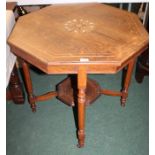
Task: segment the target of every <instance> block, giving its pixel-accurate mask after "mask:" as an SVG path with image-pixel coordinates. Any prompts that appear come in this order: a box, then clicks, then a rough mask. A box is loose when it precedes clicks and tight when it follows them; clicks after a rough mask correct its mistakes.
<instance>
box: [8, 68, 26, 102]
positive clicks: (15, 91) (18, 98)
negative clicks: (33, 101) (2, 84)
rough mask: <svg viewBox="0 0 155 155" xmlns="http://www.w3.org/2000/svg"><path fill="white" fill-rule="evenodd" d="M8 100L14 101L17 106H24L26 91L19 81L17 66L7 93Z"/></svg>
mask: <svg viewBox="0 0 155 155" xmlns="http://www.w3.org/2000/svg"><path fill="white" fill-rule="evenodd" d="M6 99H7V100H13V101H14V103H16V104H23V103H24V101H25V96H24V91H23V88H22V85H21V82H20V79H19V75H18V71H17V67H16V65H15V66H14V69H13V71H12V73H11V77H10V83H9V86H8V90H7V92H6Z"/></svg>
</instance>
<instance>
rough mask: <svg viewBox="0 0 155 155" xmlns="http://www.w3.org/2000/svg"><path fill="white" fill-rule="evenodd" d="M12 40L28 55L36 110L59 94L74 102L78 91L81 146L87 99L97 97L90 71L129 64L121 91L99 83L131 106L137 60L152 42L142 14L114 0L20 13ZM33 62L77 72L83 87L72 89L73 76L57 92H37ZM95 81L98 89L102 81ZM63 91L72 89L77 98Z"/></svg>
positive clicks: (25, 60)
mask: <svg viewBox="0 0 155 155" xmlns="http://www.w3.org/2000/svg"><path fill="white" fill-rule="evenodd" d="M8 43H9V44H10V46H11V50H12V52H13V53H15V54H16V55H17V56H19V57H21V58H22V59H23V62H22V66H23V71H24V77H25V83H26V87H27V92H28V98H29V102H30V105H31V108H32V111H36V105H35V102H36V101H42V100H46V99H49V98H52V97H55V96H57V97H58V98H59V99H61V100H63V101H67V104H68V105H74V104H73V103H72V101H73V100H74V99H76V98H74V97H73V96H74V94H76V95H75V96H76V97H77V105H76V106H75V107H77V113H78V147H83V146H84V141H85V110H86V104H87V101H88V99H89V97H90V96H91V97H92V95H90V96H89V95H88V93H87V89H89V87H90V85H91V84H92V83H93V82H91V80H89V79H88V78H87V74H89V73H96V74H98V73H99V74H112V73H116V72H118V71H119V70H121V69H123V68H124V67H127V72H126V76H125V80H124V85H123V89H122V90H121V91H113V90H107V89H99V91H100V93H99V95H100V94H105V95H111V96H120V97H121V105H122V106H125V102H126V99H127V96H128V89H129V85H130V81H131V75H132V71H133V67H134V62H135V59H136V58H137V56H138V55H140V54H141V53H142V52H143V51H144V50H145V49H146V48H147V46H148V33H147V31H146V30H145V28H144V27H143V25H142V24H141V22H140V21H139V19H138V17H137V15H135V14H133V13H130V12H127V11H123V10H120V9H117V8H114V7H111V6H108V5H103V4H98V3H93V4H68V5H52V6H49V7H45V8H43V9H41V10H39V11H35V12H33V13H30V14H28V15H25V16H22V17H20V18H19V20H18V22H17V24H16V26H15V28H14V30H13V31H12V34H11V35H10V37H9V39H8ZM28 63H30V64H32V65H34V66H36V67H37V68H39V69H41V70H42V71H44V72H46V73H47V74H77V81H76V82H75V83H74V84H75V85H77V87H76V88H73V89H72V87H71V85H72V84H71V83H72V82H71V80H70V79H67V80H66V81H65V80H64V81H63V82H61V83H60V84H59V85H58V90H57V92H55V91H52V92H48V93H46V94H44V95H40V96H35V95H34V94H33V88H32V82H31V78H30V72H29V67H28ZM93 87H95V88H96V89H97V87H98V85H96V86H94V84H93ZM69 89H70V91H68V90H69ZM91 89H92V88H91ZM97 90H98V89H97ZM63 91H67V92H69V93H70V94H71V95H72V96H71V97H70V98H71V100H70V98H69V99H67V96H68V94H67V93H66V92H63ZM64 94H65V95H64ZM66 94H67V95H66ZM90 94H91V93H90ZM64 96H65V97H64ZM73 98H74V99H73ZM93 99H94V98H91V100H93ZM68 102H71V103H68Z"/></svg>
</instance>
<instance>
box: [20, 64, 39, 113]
mask: <svg viewBox="0 0 155 155" xmlns="http://www.w3.org/2000/svg"><path fill="white" fill-rule="evenodd" d="M22 67H23V73H24V78H25V85H26V89H27V93H28V100H29V103H30V105H31V108H32V111H33V112H35V111H36V104H35V101H34V100H35V97H34V95H33V88H32V81H31V77H30V71H29V66H28V64H27V63H26V62H25V61H22Z"/></svg>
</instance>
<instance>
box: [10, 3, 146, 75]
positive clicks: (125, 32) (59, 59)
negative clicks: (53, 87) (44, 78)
mask: <svg viewBox="0 0 155 155" xmlns="http://www.w3.org/2000/svg"><path fill="white" fill-rule="evenodd" d="M76 31H77V32H76ZM83 31H84V32H83ZM8 42H9V44H10V45H11V46H12V51H13V52H14V53H15V54H16V55H18V56H20V57H23V58H26V59H27V60H28V62H30V63H32V64H33V65H36V62H38V61H39V63H38V64H37V67H39V68H40V69H41V70H43V71H44V72H46V73H49V74H50V73H53V65H56V66H58V67H63V65H67V64H69V65H70V63H72V65H74V66H76V65H78V63H80V64H86V65H90V64H92V63H94V64H98V63H99V64H104V65H113V66H114V67H116V68H120V67H121V66H122V65H123V64H124V63H125V62H127V61H128V59H131V58H133V57H134V56H135V55H137V54H140V52H142V49H143V48H145V47H146V46H147V43H148V33H147V32H146V31H145V29H144V27H143V25H142V24H141V22H140V21H139V19H138V17H137V15H135V14H133V13H129V12H127V11H122V10H120V9H117V8H114V7H111V6H107V5H103V4H98V3H94V4H70V5H52V6H49V7H45V8H43V9H41V10H39V11H35V12H33V13H31V14H28V15H25V16H23V17H21V18H20V19H19V20H18V22H17V24H16V27H15V28H14V30H13V32H12V34H11V36H10V38H9V40H8ZM17 48H18V50H17ZM19 49H20V50H19ZM21 51H22V52H21ZM81 58H82V59H85V60H88V61H86V62H81V61H80V60H81ZM110 70H111V71H110V72H111V73H115V72H117V71H118V70H117V69H113V68H111V69H110ZM72 72H73V71H72ZM99 72H103V73H107V71H106V70H104V69H103V70H100V71H99ZM76 73H77V71H76Z"/></svg>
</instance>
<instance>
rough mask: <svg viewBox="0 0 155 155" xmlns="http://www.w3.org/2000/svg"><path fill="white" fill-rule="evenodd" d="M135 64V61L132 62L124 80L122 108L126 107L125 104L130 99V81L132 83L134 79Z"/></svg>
mask: <svg viewBox="0 0 155 155" xmlns="http://www.w3.org/2000/svg"><path fill="white" fill-rule="evenodd" d="M134 63H135V61H134V60H132V61H131V62H130V63H129V64H128V68H127V72H126V77H125V80H124V86H123V90H122V97H121V106H123V107H124V106H125V102H126V99H127V97H128V89H129V85H130V81H131V77H132V72H133V68H134Z"/></svg>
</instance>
